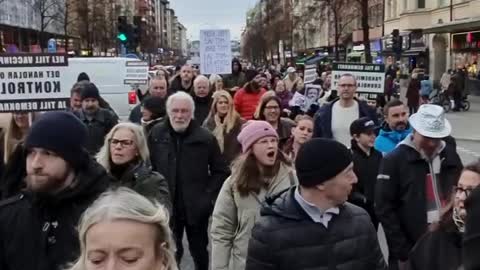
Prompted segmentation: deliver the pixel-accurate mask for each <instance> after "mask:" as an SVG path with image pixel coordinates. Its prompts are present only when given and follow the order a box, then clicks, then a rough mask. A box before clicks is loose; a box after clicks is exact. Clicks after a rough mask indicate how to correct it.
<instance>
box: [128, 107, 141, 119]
mask: <svg viewBox="0 0 480 270" xmlns="http://www.w3.org/2000/svg"><path fill="white" fill-rule="evenodd" d="M128 121H130V122H132V123H135V124H140V122H141V121H142V104H137V105H136V106H135V107H133V109H132V111H131V112H130V115H129V116H128Z"/></svg>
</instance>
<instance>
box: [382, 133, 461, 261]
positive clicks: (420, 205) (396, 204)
mask: <svg viewBox="0 0 480 270" xmlns="http://www.w3.org/2000/svg"><path fill="white" fill-rule="evenodd" d="M409 144H412V143H411V136H408V137H407V138H406V139H405V140H404V141H403V142H402V143H401V144H400V145H398V146H397V148H395V150H393V151H392V152H390V153H389V154H387V155H386V156H385V157H384V159H383V162H382V165H381V166H380V170H379V174H378V179H377V186H376V191H375V212H376V214H377V217H378V219H379V221H380V222H381V223H382V226H383V229H384V231H385V235H386V238H387V242H388V246H389V255H390V257H391V258H392V259H393V260H401V261H405V260H406V259H407V258H408V253H409V251H410V250H411V248H412V247H413V246H414V245H415V243H416V242H417V241H418V239H420V237H421V236H422V235H423V234H424V233H425V232H426V231H427V227H428V222H427V194H426V193H427V192H426V190H427V188H426V183H427V181H426V179H427V175H428V174H430V166H432V167H433V166H434V165H432V164H429V162H427V161H426V160H425V159H424V158H423V157H422V156H421V155H420V153H419V152H418V151H417V150H416V149H414V148H413V147H412V146H411V145H409ZM438 162H440V164H439V166H440V168H439V169H440V171H439V174H438V177H436V181H434V182H435V183H436V185H434V186H437V187H438V188H437V190H438V192H439V197H440V199H447V198H448V196H450V194H451V192H452V189H453V187H454V186H455V185H456V183H457V181H458V178H459V176H460V173H461V171H462V162H461V160H460V157H459V156H458V154H457V152H456V149H455V148H453V147H452V145H451V144H448V143H445V146H444V148H443V150H442V151H441V152H440V153H439V161H438Z"/></svg>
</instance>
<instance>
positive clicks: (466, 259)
mask: <svg viewBox="0 0 480 270" xmlns="http://www.w3.org/2000/svg"><path fill="white" fill-rule="evenodd" d="M465 209H466V210H467V218H466V221H465V233H464V235H463V241H464V242H463V265H464V267H465V270H478V269H480V257H479V256H478V252H479V250H480V186H479V187H477V188H475V189H474V190H473V191H472V193H471V194H470V195H469V196H468V198H467V200H466V201H465Z"/></svg>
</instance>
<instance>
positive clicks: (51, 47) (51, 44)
mask: <svg viewBox="0 0 480 270" xmlns="http://www.w3.org/2000/svg"><path fill="white" fill-rule="evenodd" d="M47 51H48V53H56V52H57V41H56V40H55V39H53V38H51V39H49V40H48V48H47Z"/></svg>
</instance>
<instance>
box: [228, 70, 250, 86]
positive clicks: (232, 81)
mask: <svg viewBox="0 0 480 270" xmlns="http://www.w3.org/2000/svg"><path fill="white" fill-rule="evenodd" d="M246 83H247V79H246V78H245V73H244V72H242V71H240V72H239V73H237V74H230V75H228V76H227V77H226V78H225V88H226V89H229V90H230V89H232V88H234V87H240V88H241V87H243V86H244V85H245V84H246Z"/></svg>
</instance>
